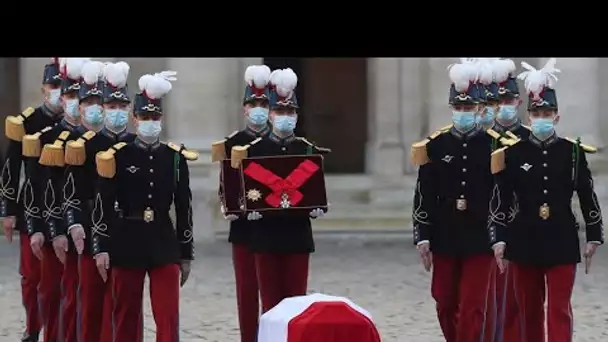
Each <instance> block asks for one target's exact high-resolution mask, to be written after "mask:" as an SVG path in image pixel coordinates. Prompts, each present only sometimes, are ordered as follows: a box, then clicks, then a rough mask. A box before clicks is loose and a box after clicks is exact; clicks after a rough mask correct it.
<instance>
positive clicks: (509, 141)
mask: <svg viewBox="0 0 608 342" xmlns="http://www.w3.org/2000/svg"><path fill="white" fill-rule="evenodd" d="M499 141H500V143H501V144H502V145H503V146H513V145H515V144H517V143H518V142H519V141H520V139H509V138H500V139H499Z"/></svg>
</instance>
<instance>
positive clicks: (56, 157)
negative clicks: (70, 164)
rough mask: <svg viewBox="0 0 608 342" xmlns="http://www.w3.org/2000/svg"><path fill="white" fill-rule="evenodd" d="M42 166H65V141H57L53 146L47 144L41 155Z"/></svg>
mask: <svg viewBox="0 0 608 342" xmlns="http://www.w3.org/2000/svg"><path fill="white" fill-rule="evenodd" d="M38 162H39V163H40V165H45V166H57V167H63V166H65V151H64V149H63V141H59V140H56V141H55V142H54V143H53V144H46V145H44V147H43V148H42V153H41V154H40V160H39V161H38Z"/></svg>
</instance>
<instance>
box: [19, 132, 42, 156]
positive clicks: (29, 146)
mask: <svg viewBox="0 0 608 342" xmlns="http://www.w3.org/2000/svg"><path fill="white" fill-rule="evenodd" d="M22 143H23V145H22V146H21V148H22V154H23V156H24V157H31V158H38V157H40V152H41V146H40V133H36V134H31V135H25V136H24V137H23V140H22Z"/></svg>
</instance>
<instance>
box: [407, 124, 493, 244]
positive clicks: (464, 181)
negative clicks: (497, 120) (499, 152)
mask: <svg viewBox="0 0 608 342" xmlns="http://www.w3.org/2000/svg"><path fill="white" fill-rule="evenodd" d="M492 140H493V137H492V136H491V135H490V134H489V133H487V132H484V131H483V130H480V129H476V130H473V131H472V132H470V133H468V134H462V133H460V132H459V131H458V130H456V129H455V128H451V129H450V130H446V131H443V132H438V135H437V136H436V137H434V138H433V139H431V140H430V141H429V142H428V143H427V144H426V153H427V156H428V159H429V162H427V163H426V164H424V165H422V166H421V167H420V168H419V170H418V181H417V183H416V189H415V194H414V207H413V219H414V243H415V244H418V243H419V242H421V241H430V246H431V249H432V251H433V252H434V253H439V254H444V255H448V256H468V255H473V254H479V253H485V252H489V251H490V248H489V246H488V238H487V219H488V203H489V199H490V194H491V192H492V187H493V186H494V180H493V177H492V174H491V173H490V154H491V152H492Z"/></svg>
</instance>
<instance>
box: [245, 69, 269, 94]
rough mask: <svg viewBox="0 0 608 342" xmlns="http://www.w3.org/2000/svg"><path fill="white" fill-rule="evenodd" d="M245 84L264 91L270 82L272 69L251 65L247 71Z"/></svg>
mask: <svg viewBox="0 0 608 342" xmlns="http://www.w3.org/2000/svg"><path fill="white" fill-rule="evenodd" d="M245 82H247V84H248V85H249V86H250V87H255V88H257V89H264V88H265V87H266V86H267V85H268V82H270V68H269V67H268V66H266V65H250V66H248V67H247V69H246V70H245Z"/></svg>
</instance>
